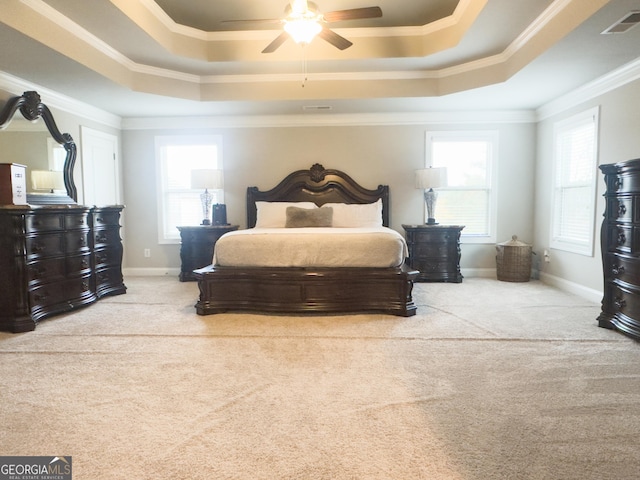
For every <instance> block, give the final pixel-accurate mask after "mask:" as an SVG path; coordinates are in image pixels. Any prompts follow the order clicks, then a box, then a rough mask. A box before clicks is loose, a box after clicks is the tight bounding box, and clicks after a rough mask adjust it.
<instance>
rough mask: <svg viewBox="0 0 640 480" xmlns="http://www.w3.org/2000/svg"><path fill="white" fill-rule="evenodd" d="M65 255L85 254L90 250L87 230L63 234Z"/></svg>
mask: <svg viewBox="0 0 640 480" xmlns="http://www.w3.org/2000/svg"><path fill="white" fill-rule="evenodd" d="M65 245H66V252H67V253H71V254H73V253H85V252H88V251H89V249H90V245H89V230H76V231H71V232H67V233H66V234H65Z"/></svg>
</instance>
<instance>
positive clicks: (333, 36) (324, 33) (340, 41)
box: [318, 28, 353, 50]
mask: <svg viewBox="0 0 640 480" xmlns="http://www.w3.org/2000/svg"><path fill="white" fill-rule="evenodd" d="M318 36H319V37H320V38H321V39H323V40H325V41H327V42H329V43H330V44H331V45H333V46H334V47H336V48H338V49H340V50H345V49H347V48H349V47H350V46H351V45H353V43H352V42H350V41H349V40H347V39H346V38H344V37H342V36H340V35H338V34H337V33H336V32H334V31H332V30H329V29H328V28H323V29H322V30H321V31H320V33H319V34H318Z"/></svg>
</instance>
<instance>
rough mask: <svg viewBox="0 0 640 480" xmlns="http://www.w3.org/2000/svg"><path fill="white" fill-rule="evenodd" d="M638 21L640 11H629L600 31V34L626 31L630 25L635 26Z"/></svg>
mask: <svg viewBox="0 0 640 480" xmlns="http://www.w3.org/2000/svg"><path fill="white" fill-rule="evenodd" d="M638 23H640V11H633V12H629V13H627V14H626V15H625V16H624V17H622V18H621V19H620V20H618V21H617V22H616V23H614V24H613V25H611V26H610V27H609V28H607V29H606V30H605V31H604V32H602V34H603V35H606V34H609V33H625V32H628V31H629V29H631V28H632V27H634V26H636V25H637V24H638Z"/></svg>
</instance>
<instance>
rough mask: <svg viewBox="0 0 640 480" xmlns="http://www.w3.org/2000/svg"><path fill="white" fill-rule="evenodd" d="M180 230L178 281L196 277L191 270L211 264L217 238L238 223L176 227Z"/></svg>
mask: <svg viewBox="0 0 640 480" xmlns="http://www.w3.org/2000/svg"><path fill="white" fill-rule="evenodd" d="M177 228H178V230H179V231H180V242H181V243H180V260H181V262H182V264H181V267H180V277H179V278H180V281H181V282H188V281H193V280H195V279H196V278H195V277H194V276H193V271H194V270H195V269H197V268H202V267H206V266H207V265H211V262H212V260H213V248H214V247H215V245H216V242H217V241H218V239H219V238H220V237H221V236H222V235H224V234H225V233H227V232H232V231H234V230H237V229H238V225H196V226H188V227H177Z"/></svg>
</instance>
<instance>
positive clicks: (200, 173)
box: [191, 168, 223, 190]
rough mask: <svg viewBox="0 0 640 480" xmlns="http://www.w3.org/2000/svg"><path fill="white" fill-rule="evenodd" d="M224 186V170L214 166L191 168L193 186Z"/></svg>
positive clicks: (212, 187)
mask: <svg viewBox="0 0 640 480" xmlns="http://www.w3.org/2000/svg"><path fill="white" fill-rule="evenodd" d="M222 187H223V185H222V170H215V169H213V168H201V169H196V170H191V188H193V189H202V188H204V189H211V190H218V189H221V188H222Z"/></svg>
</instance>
